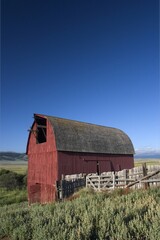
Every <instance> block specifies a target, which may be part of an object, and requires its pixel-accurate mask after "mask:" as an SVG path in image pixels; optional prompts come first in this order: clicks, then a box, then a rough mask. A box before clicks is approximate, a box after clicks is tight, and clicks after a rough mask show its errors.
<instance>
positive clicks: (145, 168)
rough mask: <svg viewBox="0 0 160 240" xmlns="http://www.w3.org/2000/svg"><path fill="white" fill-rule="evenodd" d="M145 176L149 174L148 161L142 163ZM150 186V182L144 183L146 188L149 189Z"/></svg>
mask: <svg viewBox="0 0 160 240" xmlns="http://www.w3.org/2000/svg"><path fill="white" fill-rule="evenodd" d="M142 170H143V177H145V176H147V170H148V169H147V165H146V163H142ZM148 187H149V183H144V188H145V189H147V188H148Z"/></svg>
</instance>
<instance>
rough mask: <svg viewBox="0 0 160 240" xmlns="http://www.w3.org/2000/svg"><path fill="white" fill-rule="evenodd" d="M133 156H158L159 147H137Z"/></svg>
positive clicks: (159, 152) (159, 156)
mask: <svg viewBox="0 0 160 240" xmlns="http://www.w3.org/2000/svg"><path fill="white" fill-rule="evenodd" d="M135 158H159V159H160V150H159V149H139V150H137V151H136V154H135Z"/></svg>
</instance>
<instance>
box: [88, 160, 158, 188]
mask: <svg viewBox="0 0 160 240" xmlns="http://www.w3.org/2000/svg"><path fill="white" fill-rule="evenodd" d="M151 186H160V165H153V166H151V165H148V166H146V164H145V163H144V164H142V166H139V167H135V168H132V169H129V170H127V169H124V170H122V171H119V172H106V173H102V174H101V175H97V174H89V175H87V176H86V187H89V188H93V189H94V190H95V191H103V190H109V189H114V188H134V189H138V188H148V187H151Z"/></svg>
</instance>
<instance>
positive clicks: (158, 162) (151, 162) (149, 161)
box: [134, 158, 160, 167]
mask: <svg viewBox="0 0 160 240" xmlns="http://www.w3.org/2000/svg"><path fill="white" fill-rule="evenodd" d="M143 163H146V164H147V165H160V159H159V158H137V159H135V160H134V166H135V167H138V166H141V165H142V164H143Z"/></svg>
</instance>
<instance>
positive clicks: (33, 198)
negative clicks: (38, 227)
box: [27, 122, 57, 203]
mask: <svg viewBox="0 0 160 240" xmlns="http://www.w3.org/2000/svg"><path fill="white" fill-rule="evenodd" d="M33 130H36V123H35V124H34V125H33ZM27 154H28V200H29V202H30V203H32V202H37V201H38V202H42V203H44V202H51V201H53V200H54V199H55V196H56V192H55V189H56V188H55V184H56V179H57V151H56V144H55V138H54V135H53V130H52V126H51V125H50V123H49V122H47V142H44V143H41V144H37V143H36V138H35V136H34V134H33V133H31V134H30V137H29V143H28V149H27Z"/></svg>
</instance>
